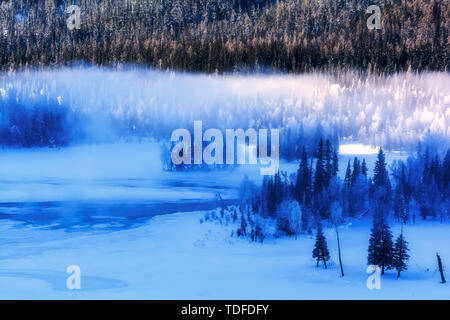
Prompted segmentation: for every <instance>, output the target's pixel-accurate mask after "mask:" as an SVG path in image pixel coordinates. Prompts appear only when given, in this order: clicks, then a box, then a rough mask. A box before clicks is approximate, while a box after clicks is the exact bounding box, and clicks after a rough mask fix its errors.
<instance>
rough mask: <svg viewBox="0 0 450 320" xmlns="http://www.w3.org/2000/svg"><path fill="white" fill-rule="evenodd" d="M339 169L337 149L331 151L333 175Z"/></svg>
mask: <svg viewBox="0 0 450 320" xmlns="http://www.w3.org/2000/svg"><path fill="white" fill-rule="evenodd" d="M338 171H339V157H338V154H337V151H336V150H334V151H333V176H336V175H337V173H338Z"/></svg>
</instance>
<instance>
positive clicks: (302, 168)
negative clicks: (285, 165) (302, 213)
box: [294, 146, 311, 205]
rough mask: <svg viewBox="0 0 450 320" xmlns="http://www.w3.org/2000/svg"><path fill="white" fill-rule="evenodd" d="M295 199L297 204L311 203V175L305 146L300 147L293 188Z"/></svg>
mask: <svg viewBox="0 0 450 320" xmlns="http://www.w3.org/2000/svg"><path fill="white" fill-rule="evenodd" d="M294 194H295V199H296V200H297V201H298V203H299V204H304V205H309V204H310V203H311V173H310V169H309V166H308V157H307V155H306V149H305V146H303V147H302V154H301V160H300V165H299V167H298V170H297V180H296V183H295V187H294Z"/></svg>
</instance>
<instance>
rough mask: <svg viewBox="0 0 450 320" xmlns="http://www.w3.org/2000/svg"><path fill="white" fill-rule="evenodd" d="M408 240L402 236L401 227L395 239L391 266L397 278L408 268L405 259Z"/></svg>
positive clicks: (407, 256)
mask: <svg viewBox="0 0 450 320" xmlns="http://www.w3.org/2000/svg"><path fill="white" fill-rule="evenodd" d="M408 251H409V248H408V242H406V240H405V239H404V238H403V229H402V232H401V233H400V235H399V236H398V237H397V240H395V246H394V253H393V257H394V259H393V262H392V263H393V267H394V268H395V269H396V270H397V278H400V273H401V272H402V271H405V270H407V269H408V265H407V261H408V259H409V255H408Z"/></svg>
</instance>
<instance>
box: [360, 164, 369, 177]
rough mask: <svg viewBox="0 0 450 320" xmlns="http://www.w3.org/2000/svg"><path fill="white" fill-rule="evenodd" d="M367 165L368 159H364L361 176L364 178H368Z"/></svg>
mask: <svg viewBox="0 0 450 320" xmlns="http://www.w3.org/2000/svg"><path fill="white" fill-rule="evenodd" d="M367 171H368V170H367V164H366V159H363V161H362V163H361V174H362V175H363V176H365V177H366V178H367Z"/></svg>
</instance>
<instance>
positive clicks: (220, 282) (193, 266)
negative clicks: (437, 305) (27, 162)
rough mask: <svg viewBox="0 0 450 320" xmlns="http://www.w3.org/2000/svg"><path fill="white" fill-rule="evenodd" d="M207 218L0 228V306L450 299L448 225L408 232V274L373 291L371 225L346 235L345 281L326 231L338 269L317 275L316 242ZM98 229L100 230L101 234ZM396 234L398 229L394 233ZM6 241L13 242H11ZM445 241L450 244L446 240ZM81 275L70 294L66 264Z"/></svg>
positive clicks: (6, 224)
mask: <svg viewBox="0 0 450 320" xmlns="http://www.w3.org/2000/svg"><path fill="white" fill-rule="evenodd" d="M203 214H204V213H203V212H184V213H177V214H170V215H160V216H156V217H153V218H152V219H151V220H150V221H149V222H148V223H146V224H144V225H142V226H140V227H137V228H132V229H125V230H120V231H114V232H104V231H96V226H95V225H94V226H92V230H90V231H88V232H87V231H80V232H71V233H67V232H66V231H64V230H62V229H60V230H50V229H48V228H42V227H32V226H24V225H21V224H18V223H15V222H11V221H5V220H2V221H1V222H0V235H1V243H2V250H1V251H0V288H1V290H0V298H3V299H15V298H18V299H21V298H37V299H47V298H54V299H84V298H86V299H94V298H95V299H98V298H105V299H106V298H108V299H109V298H111V299H122V298H124V299H128V298H134V299H448V298H450V288H449V286H448V285H447V284H446V285H442V284H440V283H439V273H438V272H437V264H436V257H435V254H436V252H437V251H438V252H439V253H440V254H441V256H442V258H443V263H444V265H447V266H448V265H450V246H449V245H448V225H446V224H444V225H441V224H439V223H437V222H430V221H428V222H420V223H417V224H416V225H409V226H407V227H406V228H405V230H404V232H405V236H406V238H407V240H408V241H409V243H410V247H411V259H410V269H409V270H408V271H406V272H404V273H402V276H401V278H400V279H398V280H397V279H396V273H395V272H393V271H389V272H387V274H386V275H385V276H382V279H381V289H380V290H369V289H368V288H367V286H366V280H367V278H368V276H369V274H366V267H367V266H366V252H367V251H366V250H367V245H368V237H369V228H370V221H353V223H351V224H348V225H346V226H344V227H341V232H340V236H341V245H342V248H343V253H342V258H343V263H344V268H345V269H344V270H345V273H346V275H345V277H344V278H341V277H340V273H339V266H338V265H337V255H336V252H337V250H336V241H335V234H334V231H333V230H332V229H326V232H325V234H326V236H327V238H328V242H329V248H330V250H331V258H332V261H333V263H331V266H330V267H329V269H327V270H325V269H323V268H322V267H319V268H316V267H315V262H314V261H313V259H312V258H311V251H312V248H313V244H314V240H313V239H312V238H311V237H310V236H305V235H303V236H300V237H299V238H298V239H297V240H295V239H294V238H285V239H276V240H268V241H266V242H265V243H264V244H262V245H261V244H258V243H251V242H249V241H248V240H245V239H238V238H235V237H234V238H231V237H230V233H231V229H232V227H231V226H225V227H224V226H222V225H219V224H218V223H217V222H216V223H214V222H205V223H202V224H200V223H199V220H200V219H201V218H202V217H203ZM100 229H102V226H100ZM393 231H394V234H398V232H399V227H398V226H395V227H394V228H393ZM5 234H7V235H8V236H7V237H5ZM445 239H447V241H446V240H445ZM69 265H78V266H79V267H80V268H81V290H68V289H66V279H67V277H68V276H69V275H68V274H66V273H65V271H66V268H67V266H69Z"/></svg>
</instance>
